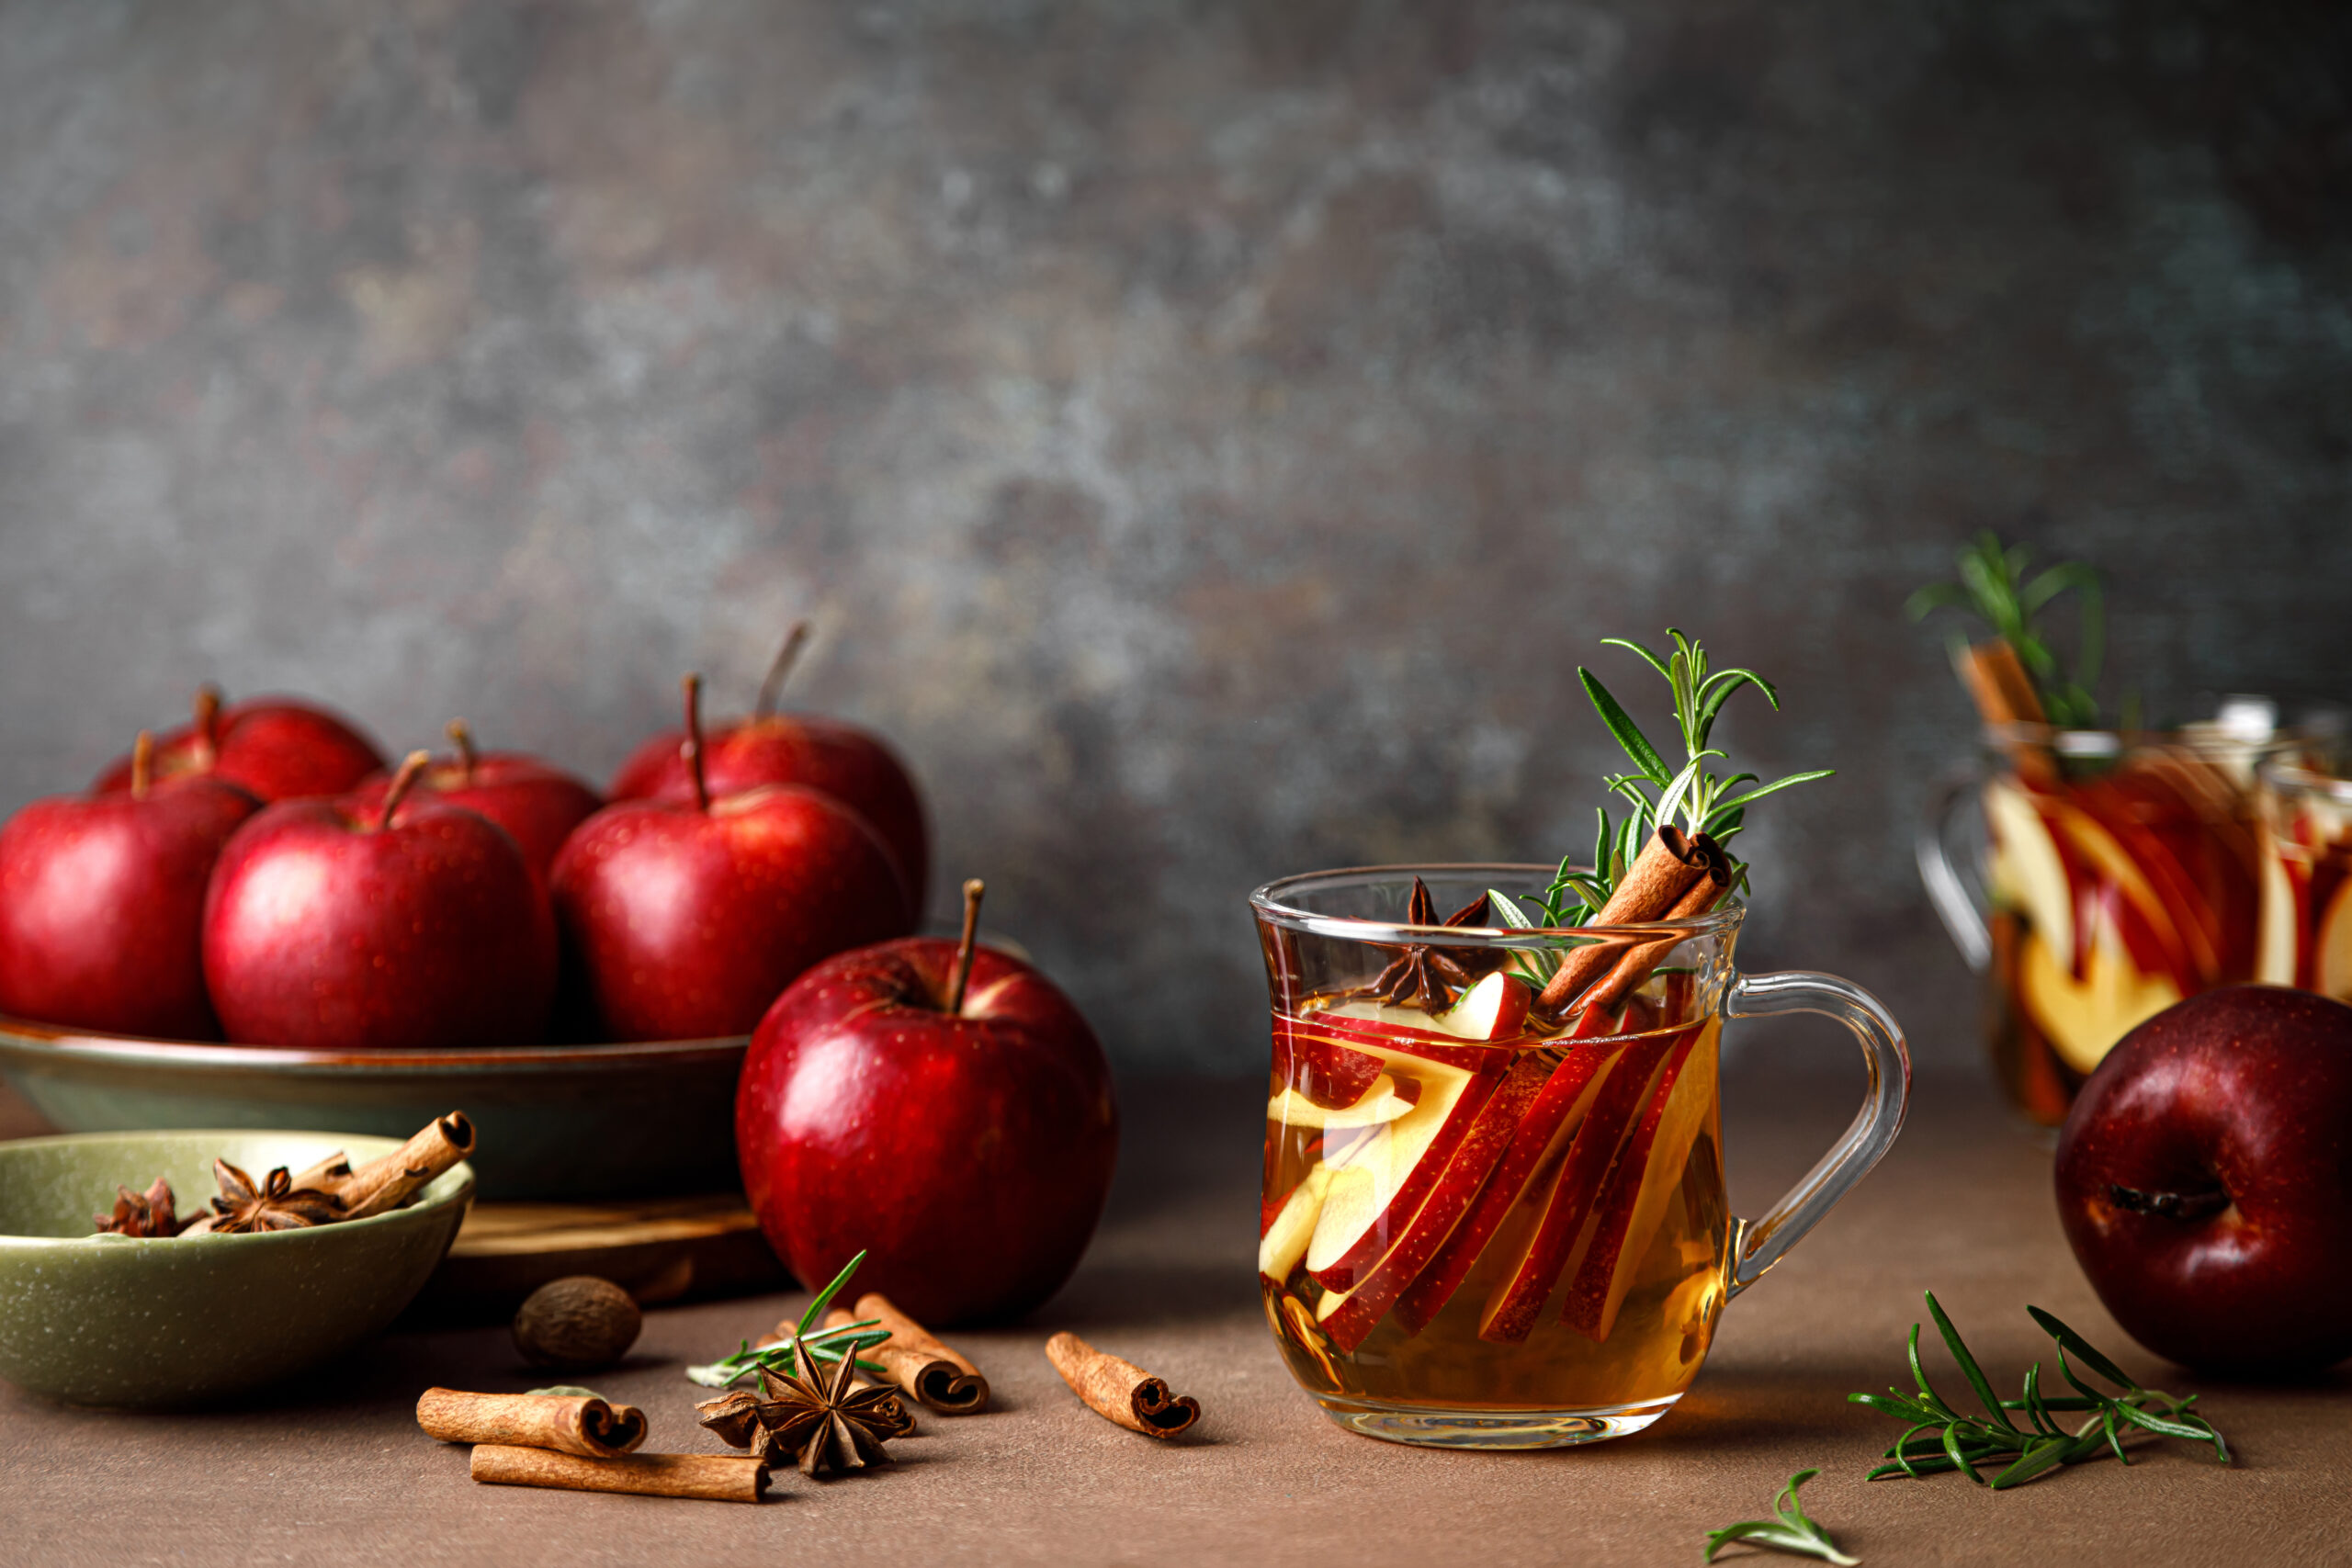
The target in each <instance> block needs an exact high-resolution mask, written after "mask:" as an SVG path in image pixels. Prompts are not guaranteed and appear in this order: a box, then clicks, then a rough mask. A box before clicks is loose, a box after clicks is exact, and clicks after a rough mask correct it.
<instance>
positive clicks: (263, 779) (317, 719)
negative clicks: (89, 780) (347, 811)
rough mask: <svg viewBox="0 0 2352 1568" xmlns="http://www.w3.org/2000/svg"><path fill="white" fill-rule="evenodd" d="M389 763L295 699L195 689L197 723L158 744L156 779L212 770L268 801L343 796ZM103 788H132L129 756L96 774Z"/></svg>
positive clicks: (336, 719) (337, 721)
mask: <svg viewBox="0 0 2352 1568" xmlns="http://www.w3.org/2000/svg"><path fill="white" fill-rule="evenodd" d="M383 765H384V756H383V753H382V752H380V751H379V750H376V744H375V742H374V741H372V740H370V739H368V738H367V737H366V736H365V735H362V734H361V733H360V732H359V731H358V730H357V729H356V728H353V727H352V726H351V724H350V723H349V722H347V721H346V720H345V719H343V718H341V717H340V716H336V715H334V714H332V713H329V712H327V711H326V710H325V709H324V708H321V707H315V706H313V705H311V704H309V703H304V702H299V701H297V700H295V699H294V698H291V697H256V698H254V699H253V700H251V701H249V702H242V703H238V704H236V705H233V706H231V707H226V708H224V707H222V706H221V705H220V688H219V687H218V686H214V685H211V684H209V683H208V684H205V685H202V686H198V688H197V689H196V717H195V722H194V723H192V724H188V725H187V726H184V727H183V728H178V729H175V730H170V731H167V732H166V733H164V735H163V736H162V737H160V738H159V739H157V740H156V742H155V756H154V761H153V776H154V777H156V778H158V779H165V778H172V777H175V776H176V775H178V774H181V773H209V774H211V775H212V776H213V777H214V778H217V779H220V780H222V781H224V782H226V783H229V784H236V785H238V786H240V787H241V788H243V789H246V790H249V791H251V792H252V793H253V794H254V795H259V796H260V797H261V798H262V799H263V800H266V801H270V800H293V799H298V798H300V797H302V796H306V795H340V794H342V793H343V792H344V791H345V790H347V789H349V788H350V787H351V786H352V785H354V784H357V783H358V782H359V781H360V780H361V779H364V778H366V777H367V776H368V774H369V773H375V772H377V771H378V770H379V769H380V768H382V767H383ZM94 787H95V788H97V789H100V790H109V791H111V790H123V789H129V788H130V758H128V757H122V758H118V759H117V760H116V761H114V762H112V763H110V764H109V765H108V766H107V770H106V772H104V773H100V774H99V775H98V782H97V784H96V785H95V786H94Z"/></svg>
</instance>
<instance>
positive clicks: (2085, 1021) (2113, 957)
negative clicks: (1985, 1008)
mask: <svg viewBox="0 0 2352 1568" xmlns="http://www.w3.org/2000/svg"><path fill="white" fill-rule="evenodd" d="M2086 918H2087V919H2088V920H2089V922H2090V930H2089V932H2088V935H2089V938H2090V954H2089V957H2088V958H2087V960H2086V962H2085V964H2084V975H2083V977H2082V978H2081V979H2080V980H2077V979H2075V976H2073V974H2072V973H2070V972H2069V971H2068V970H2067V969H2066V967H2065V966H2064V965H2063V964H2060V963H2059V961H2058V959H2057V958H2056V957H2055V956H2054V955H2053V954H2052V952H2051V950H2050V948H2049V947H2048V946H2047V945H2046V944H2045V943H2043V942H2042V941H2041V935H2040V933H2039V932H2036V931H2027V932H2025V933H2024V934H2023V935H2022V936H2021V937H2020V938H2019V940H2018V991H2019V993H2020V994H2021V996H2022V998H2023V1000H2024V1002H2025V1006H2026V1010H2027V1011H2028V1012H2029V1013H2030V1015H2031V1016H2032V1019H2033V1021H2034V1023H2035V1025H2036V1026H2037V1027H2038V1028H2040V1029H2041V1032H2042V1035H2043V1037H2044V1038H2046V1039H2047V1040H2048V1041H2049V1042H2050V1044H2051V1048H2052V1050H2054V1051H2056V1052H2057V1053H2058V1056H2059V1059H2060V1060H2062V1061H2064V1063H2065V1064H2066V1065H2067V1066H2069V1067H2072V1068H2073V1069H2074V1070H2075V1072H2077V1073H2079V1074H2082V1075H2083V1076H2085V1077H2088V1076H2089V1075H2090V1073H2091V1072H2092V1071H2093V1070H2094V1069H2095V1068H2097V1067H2098V1065H2099V1063H2100V1061H2101V1060H2102V1059H2104V1058H2105V1057H2106V1055H2107V1053H2108V1051H2109V1048H2111V1047H2112V1046H2113V1045H2114V1044H2115V1043H2116V1042H2117V1041H2118V1040H2120V1039H2122V1038H2123V1036H2124V1035H2125V1034H2127V1033H2129V1032H2131V1029H2132V1028H2133V1026H2135V1025H2137V1024H2138V1023H2140V1022H2141V1021H2143V1020H2145V1019H2149V1018H2153V1017H2154V1015H2156V1014H2157V1013H2160V1012H2162V1011H2163V1010H2165V1009H2166V1008H2168V1007H2170V1006H2172V1005H2173V1003H2175V1002H2177V1001H2178V1000H2180V989H2179V987H2177V986H2175V985H2174V984H2173V982H2172V979H2171V977H2170V976H2167V975H2165V974H2163V973H2161V972H2159V973H2154V974H2151V973H2148V972H2146V971H2144V970H2143V969H2142V968H2141V967H2140V966H2139V965H2138V964H2135V963H2133V962H2132V960H2131V953H2128V952H2127V951H2125V949H2124V945H2123V939H2122V938H2121V937H2120V935H2119V934H2117V932H2116V930H2115V924H2114V921H2115V911H2114V909H2112V908H2109V907H2106V906H2101V905H2096V904H2094V905H2092V906H2090V907H2089V908H2088V909H2087V910H2086Z"/></svg>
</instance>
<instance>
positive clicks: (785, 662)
mask: <svg viewBox="0 0 2352 1568" xmlns="http://www.w3.org/2000/svg"><path fill="white" fill-rule="evenodd" d="M808 640H809V623H808V622H807V621H795V622H793V623H792V629H791V630H790V631H788V632H786V633H785V634H784V646H783V647H782V648H780V649H776V654H775V662H774V663H772V664H770V665H769V666H768V672H767V676H766V678H765V679H764V680H763V681H761V682H760V700H759V701H758V702H756V703H753V704H752V717H754V718H765V717H767V716H768V715H770V714H772V713H774V712H775V700H776V698H777V697H779V696H781V695H783V694H784V681H785V677H786V676H787V675H789V674H791V673H792V667H793V666H794V665H795V664H797V663H798V662H799V661H800V649H801V645H802V644H804V643H806V642H807V641H808Z"/></svg>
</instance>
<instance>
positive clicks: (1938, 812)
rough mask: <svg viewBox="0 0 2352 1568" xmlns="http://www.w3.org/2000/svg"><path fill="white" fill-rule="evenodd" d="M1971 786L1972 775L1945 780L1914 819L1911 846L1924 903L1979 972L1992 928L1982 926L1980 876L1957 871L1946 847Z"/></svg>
mask: <svg viewBox="0 0 2352 1568" xmlns="http://www.w3.org/2000/svg"><path fill="white" fill-rule="evenodd" d="M1975 787H1976V781H1975V780H1974V779H1973V778H1960V779H1947V780H1946V781H1945V782H1944V784H1943V786H1942V787H1941V788H1940V789H1939V790H1938V791H1937V792H1936V796H1935V799H1934V800H1932V801H1930V802H1929V803H1928V815H1927V818H1925V819H1924V820H1923V821H1921V822H1920V824H1919V830H1918V833H1917V837H1916V838H1915V839H1914V840H1913V841H1912V845H1911V848H1912V852H1913V853H1914V854H1915V855H1916V856H1917V859H1918V862H1919V881H1920V883H1921V884H1922V885H1923V886H1925V887H1926V888H1927V890H1928V903H1929V904H1932V905H1933V906H1935V910H1936V916H1937V918H1938V919H1941V920H1942V921H1943V923H1944V931H1945V934H1947V935H1948V936H1950V937H1951V944H1952V945H1953V946H1954V947H1956V948H1958V949H1960V955H1961V957H1962V958H1963V959H1965V960H1967V962H1968V966H1969V967H1970V968H1971V969H1973V970H1974V971H1975V972H1976V973H1977V974H1979V975H1982V974H1983V973H1985V965H1986V964H1990V963H1991V962H1992V961H1993V933H1992V932H1991V931H1988V930H1987V929H1986V928H1985V902H1986V900H1985V889H1984V886H1983V884H1982V881H1981V879H1979V878H1977V877H1974V876H1972V875H1970V874H1968V873H1967V872H1966V871H1964V870H1962V863H1961V861H1960V859H1959V858H1958V857H1956V856H1955V855H1954V854H1953V853H1952V852H1951V836H1952V829H1953V828H1954V827H1955V826H1957V825H1958V823H1959V820H1960V816H1961V813H1960V809H1959V808H1960V807H1961V806H1962V804H1964V803H1969V802H1972V801H1973V798H1974V795H1975Z"/></svg>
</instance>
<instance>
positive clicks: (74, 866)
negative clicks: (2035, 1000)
mask: <svg viewBox="0 0 2352 1568" xmlns="http://www.w3.org/2000/svg"><path fill="white" fill-rule="evenodd" d="M130 755H131V764H130V778H129V779H128V781H127V785H128V787H126V788H125V789H124V790H122V791H121V792H119V793H116V794H93V795H55V796H52V797H51V798H50V799H47V800H37V801H34V802H33V803H32V804H31V805H29V806H28V807H25V808H24V809H23V810H21V811H19V812H17V814H16V815H15V816H14V817H12V818H9V819H8V822H7V824H6V826H5V827H0V1012H9V1013H14V1014H17V1016H18V1017H22V1018H32V1019H40V1020H41V1021H45V1022H49V1023H62V1024H71V1025H73V1026H74V1027H75V1028H79V1029H95V1030H103V1031H105V1032H108V1033H113V1034H144V1035H155V1036H160V1037H163V1038H165V1039H173V1040H217V1039H219V1038H220V1025H219V1023H218V1022H217V1021H215V1020H214V1018H213V1016H212V1004H211V1002H210V1001H209V999H208V998H206V996H205V990H204V957H203V927H204V889H205V884H206V882H207V881H208V880H209V878H210V876H211V875H212V865H213V863H214V862H215V861H216V860H218V859H219V858H220V850H221V846H223V845H224V844H226V843H227V842H228V841H229V838H230V835H231V834H232V833H234V832H235V831H236V830H237V826H238V824H240V823H242V822H243V821H244V819H245V818H248V817H250V816H252V815H253V814H254V812H255V811H257V810H259V809H260V808H261V802H260V801H258V800H256V799H254V796H253V795H250V794H248V793H246V792H245V791H244V790H242V789H240V788H238V787H237V786H236V785H235V784H229V783H227V782H225V781H223V780H220V779H217V778H212V777H209V776H207V775H205V774H201V773H197V774H183V775H182V776H180V777H178V778H167V779H163V780H156V779H155V778H154V777H153V755H154V740H153V737H152V736H150V735H149V734H147V732H146V731H144V730H141V732H140V735H139V744H138V745H137V746H136V747H135V748H134V749H133V750H132V751H131V754H130Z"/></svg>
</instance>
